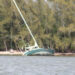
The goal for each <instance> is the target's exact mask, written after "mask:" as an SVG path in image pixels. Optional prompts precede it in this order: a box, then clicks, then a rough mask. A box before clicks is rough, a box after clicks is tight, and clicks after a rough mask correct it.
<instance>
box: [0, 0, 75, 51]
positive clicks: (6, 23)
mask: <svg viewBox="0 0 75 75" xmlns="http://www.w3.org/2000/svg"><path fill="white" fill-rule="evenodd" d="M16 2H17V4H18V6H19V8H20V10H21V12H22V14H23V16H24V17H25V19H26V21H27V23H28V25H29V27H30V29H31V31H32V33H33V35H34V37H35V38H36V41H37V42H38V44H39V46H40V47H46V48H48V47H50V48H52V49H55V50H56V51H57V52H68V50H70V51H73V52H75V17H74V16H75V1H74V0H48V1H47V2H45V1H44V0H36V1H35V2H34V1H33V0H16ZM11 35H12V37H11ZM10 42H13V44H12V45H13V48H15V49H18V48H21V47H22V46H25V44H26V43H30V44H31V45H33V44H34V42H33V40H32V38H31V36H30V34H29V32H28V30H27V28H26V26H25V25H24V22H23V20H22V19H21V17H20V15H19V13H18V11H17V9H16V7H15V6H14V4H13V2H12V0H0V49H5V48H6V46H7V48H8V49H9V48H10V45H9V44H10Z"/></svg>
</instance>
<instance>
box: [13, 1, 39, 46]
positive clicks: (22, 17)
mask: <svg viewBox="0 0 75 75" xmlns="http://www.w3.org/2000/svg"><path fill="white" fill-rule="evenodd" d="M13 2H14V4H15V6H16V8H17V10H18V12H19V14H20V16H21V18H22V20H23V21H24V24H25V25H26V27H27V29H28V31H29V33H30V35H31V36H32V38H33V40H34V42H35V46H37V47H39V46H38V44H37V42H36V40H35V38H34V36H33V34H32V32H31V30H30V28H29V26H28V24H27V22H26V20H25V18H24V17H23V15H22V13H21V11H20V9H19V7H18V5H17V3H16V1H15V0H13Z"/></svg>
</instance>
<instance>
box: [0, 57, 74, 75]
mask: <svg viewBox="0 0 75 75" xmlns="http://www.w3.org/2000/svg"><path fill="white" fill-rule="evenodd" d="M0 75H75V57H50V56H46V57H45V56H31V57H30V56H27V57H26V56H0Z"/></svg>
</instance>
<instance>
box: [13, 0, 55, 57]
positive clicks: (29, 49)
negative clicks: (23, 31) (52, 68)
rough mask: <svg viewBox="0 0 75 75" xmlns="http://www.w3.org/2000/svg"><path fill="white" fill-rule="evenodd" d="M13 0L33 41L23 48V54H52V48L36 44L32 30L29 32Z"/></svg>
mask: <svg viewBox="0 0 75 75" xmlns="http://www.w3.org/2000/svg"><path fill="white" fill-rule="evenodd" d="M13 2H14V4H15V6H16V8H17V10H18V12H19V14H20V16H21V18H22V20H23V21H24V24H25V25H26V27H27V29H28V31H29V33H30V35H31V37H32V38H33V40H34V43H35V45H34V46H29V47H26V48H25V49H26V50H25V52H24V53H23V54H24V55H27V56H28V55H53V54H54V50H52V49H50V48H49V49H45V48H40V47H39V46H38V44H37V41H36V40H35V38H34V36H33V34H32V32H31V30H30V28H29V26H28V24H27V22H26V20H25V18H24V17H23V15H22V13H21V11H20V9H19V7H18V5H17V3H16V1H15V0H13Z"/></svg>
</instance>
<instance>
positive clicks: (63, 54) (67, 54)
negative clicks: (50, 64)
mask: <svg viewBox="0 0 75 75" xmlns="http://www.w3.org/2000/svg"><path fill="white" fill-rule="evenodd" d="M54 56H75V53H55V54H54Z"/></svg>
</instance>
